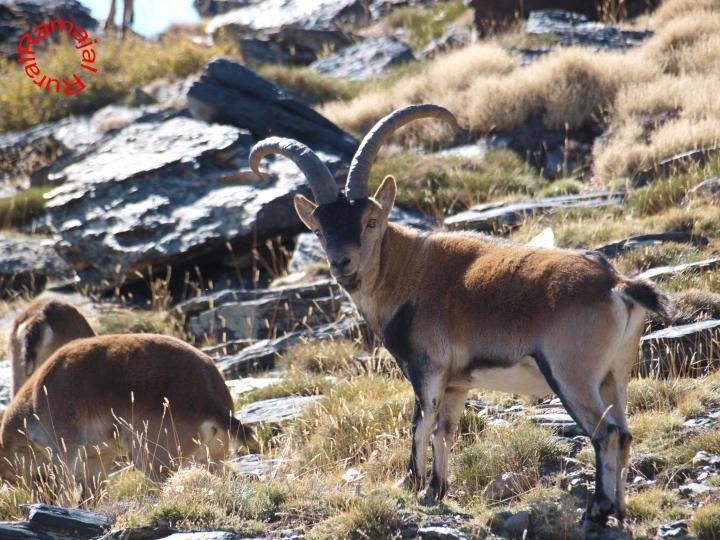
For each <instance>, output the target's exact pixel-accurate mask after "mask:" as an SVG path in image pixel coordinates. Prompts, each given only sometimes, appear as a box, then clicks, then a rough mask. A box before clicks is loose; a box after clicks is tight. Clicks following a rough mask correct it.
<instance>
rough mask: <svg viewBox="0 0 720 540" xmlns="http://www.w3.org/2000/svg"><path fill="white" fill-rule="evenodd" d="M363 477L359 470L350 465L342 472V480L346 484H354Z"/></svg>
mask: <svg viewBox="0 0 720 540" xmlns="http://www.w3.org/2000/svg"><path fill="white" fill-rule="evenodd" d="M364 477H365V475H364V474H362V473H361V472H360V471H358V470H357V469H353V468H352V467H350V468H349V469H348V470H347V471H345V472H344V473H343V475H342V480H343V482H345V483H347V484H355V483H357V482H359V481H360V480H362V479H363V478H364Z"/></svg>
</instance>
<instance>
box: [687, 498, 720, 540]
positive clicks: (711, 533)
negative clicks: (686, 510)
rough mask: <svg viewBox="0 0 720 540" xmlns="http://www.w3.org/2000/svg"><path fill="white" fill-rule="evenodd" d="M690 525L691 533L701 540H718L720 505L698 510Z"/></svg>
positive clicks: (719, 538)
mask: <svg viewBox="0 0 720 540" xmlns="http://www.w3.org/2000/svg"><path fill="white" fill-rule="evenodd" d="M690 524H691V528H692V532H693V533H695V535H696V536H698V537H700V538H702V539H703V540H720V503H716V502H715V503H709V504H706V505H705V506H702V507H700V508H698V509H697V511H696V512H695V515H694V516H693V518H692V521H691V522H690Z"/></svg>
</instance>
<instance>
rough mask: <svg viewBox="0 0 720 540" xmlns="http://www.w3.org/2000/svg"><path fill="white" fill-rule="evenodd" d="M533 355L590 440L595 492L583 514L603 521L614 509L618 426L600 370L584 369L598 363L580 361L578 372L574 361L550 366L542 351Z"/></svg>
mask: <svg viewBox="0 0 720 540" xmlns="http://www.w3.org/2000/svg"><path fill="white" fill-rule="evenodd" d="M535 358H536V361H537V363H538V366H539V367H540V369H541V371H542V372H543V374H544V375H545V377H546V379H547V381H548V384H549V385H550V388H552V389H553V391H554V392H555V393H556V394H557V395H558V397H559V398H560V400H561V401H562V403H563V405H564V406H565V409H566V410H567V412H568V413H569V414H570V415H571V416H572V417H573V419H574V420H575V421H576V422H577V423H578V425H579V426H580V427H581V428H582V429H583V431H584V432H585V433H586V435H587V436H588V437H590V439H591V441H592V444H593V448H594V449H595V469H596V473H595V496H594V497H593V499H592V501H591V502H590V505H589V506H588V509H587V512H586V516H585V517H586V520H589V521H591V522H594V523H596V524H598V525H605V524H606V523H607V519H608V517H609V516H610V514H613V513H614V512H616V511H617V510H618V509H617V508H616V501H617V489H618V466H619V464H620V461H621V428H620V426H619V425H618V422H617V420H616V418H615V416H616V415H615V414H614V411H613V404H612V403H605V401H604V400H603V398H602V396H601V394H600V386H601V383H602V381H603V379H604V376H603V374H601V373H597V372H596V373H588V372H587V367H588V366H595V367H596V368H598V367H600V366H601V365H602V363H601V362H599V361H598V362H597V363H594V362H592V361H587V362H583V364H582V366H583V367H584V368H585V371H584V372H582V373H580V372H579V371H578V369H579V368H578V367H577V362H572V361H567V362H562V361H561V362H555V363H553V364H552V366H551V364H550V363H549V362H548V360H547V359H546V358H545V356H544V355H543V354H542V353H537V354H536V355H535ZM573 368H574V369H573Z"/></svg>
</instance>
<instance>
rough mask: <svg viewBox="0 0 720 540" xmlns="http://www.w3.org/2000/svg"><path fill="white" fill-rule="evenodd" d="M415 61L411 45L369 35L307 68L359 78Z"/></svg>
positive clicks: (349, 78)
mask: <svg viewBox="0 0 720 540" xmlns="http://www.w3.org/2000/svg"><path fill="white" fill-rule="evenodd" d="M412 60H415V57H414V56H413V53H412V51H411V50H410V47H408V46H407V45H405V44H404V43H401V42H399V41H397V40H395V39H392V38H388V37H377V38H368V39H365V40H363V41H361V42H360V43H357V44H355V45H352V46H350V47H346V48H344V49H342V50H340V51H339V52H336V53H335V54H332V55H330V56H326V57H324V58H320V59H319V60H316V61H315V62H313V63H312V64H310V68H311V69H314V70H315V71H317V72H319V73H324V74H326V75H330V76H332V77H337V78H341V79H348V80H351V81H360V80H365V79H369V78H370V77H376V76H378V75H381V74H382V73H383V72H384V71H385V70H386V69H388V68H389V67H391V66H396V65H399V64H403V63H405V62H410V61H412Z"/></svg>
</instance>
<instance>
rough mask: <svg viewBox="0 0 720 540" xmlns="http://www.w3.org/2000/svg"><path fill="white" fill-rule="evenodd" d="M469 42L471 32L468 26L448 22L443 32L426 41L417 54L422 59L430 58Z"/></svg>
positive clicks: (470, 41) (465, 45) (470, 40)
mask: <svg viewBox="0 0 720 540" xmlns="http://www.w3.org/2000/svg"><path fill="white" fill-rule="evenodd" d="M470 43H472V32H471V31H470V30H469V29H468V28H465V27H463V26H458V25H456V24H450V25H448V27H447V30H445V33H444V34H443V35H442V36H440V37H439V38H437V39H433V40H432V41H431V42H430V43H428V44H427V45H426V46H425V47H424V48H423V50H422V51H420V53H419V54H418V56H419V57H420V58H421V59H422V60H430V59H432V58H435V57H436V56H437V55H439V54H443V53H446V52H448V51H451V50H453V49H459V48H461V47H467V46H468V45H470Z"/></svg>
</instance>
